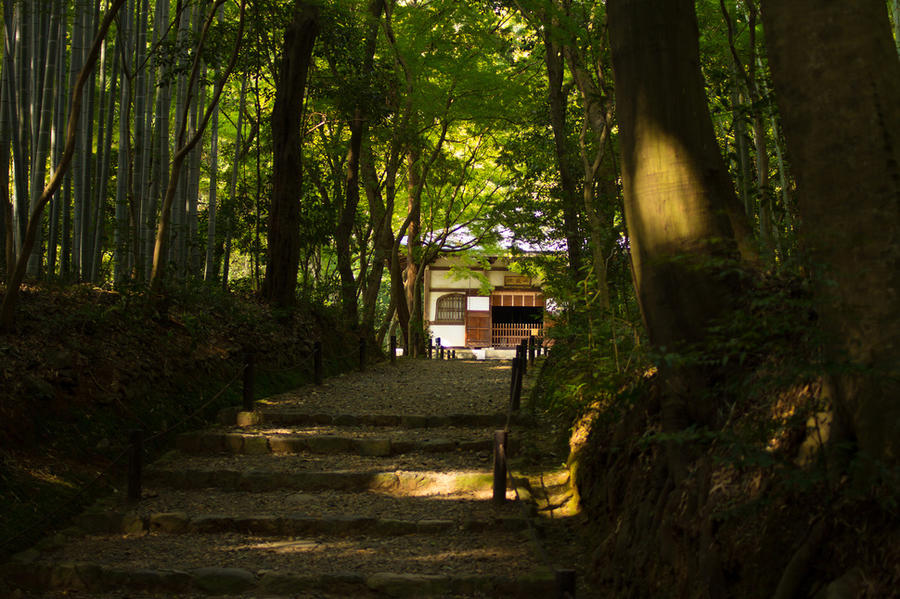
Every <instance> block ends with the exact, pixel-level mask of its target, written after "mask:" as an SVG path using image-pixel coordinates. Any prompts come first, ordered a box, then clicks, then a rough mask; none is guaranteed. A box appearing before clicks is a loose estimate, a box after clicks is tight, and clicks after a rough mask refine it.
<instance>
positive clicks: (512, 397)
mask: <svg viewBox="0 0 900 599" xmlns="http://www.w3.org/2000/svg"><path fill="white" fill-rule="evenodd" d="M518 376H519V357H518V356H516V357H515V358H513V361H512V376H511V377H510V379H509V405H510V407H511V408H512V409H513V410H515V409H518V408H517V407H516V405H515V402H516V379H517V378H518Z"/></svg>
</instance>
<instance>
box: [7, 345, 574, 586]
mask: <svg viewBox="0 0 900 599" xmlns="http://www.w3.org/2000/svg"><path fill="white" fill-rule="evenodd" d="M509 378H510V366H509V363H508V362H474V361H444V362H439V361H430V362H429V361H421V360H418V361H413V360H400V361H398V362H397V363H396V364H394V365H391V364H389V363H383V364H379V365H376V366H373V367H371V368H370V369H369V370H367V372H365V373H351V374H347V375H342V376H340V377H335V378H334V379H330V380H328V381H326V382H325V384H324V385H322V386H320V387H314V386H309V387H304V388H301V389H298V390H296V391H293V392H291V393H286V394H282V395H279V396H274V397H270V398H266V399H264V400H260V401H258V402H257V404H256V405H257V407H256V410H254V411H253V412H238V411H237V410H226V411H224V412H223V414H222V417H221V420H222V423H221V424H220V425H219V426H217V427H213V428H210V429H207V430H205V431H201V432H197V433H191V434H187V435H183V436H182V437H181V438H180V439H179V441H178V449H177V451H174V452H172V453H170V454H169V455H167V456H165V457H164V458H163V459H161V460H160V461H158V462H157V463H155V464H153V465H152V466H151V467H149V468H148V469H147V472H146V482H145V485H144V490H143V496H142V500H141V501H140V502H138V503H136V504H135V503H133V504H127V503H125V502H123V501H122V500H120V499H116V498H110V499H109V500H107V501H105V502H102V503H101V504H98V505H97V506H95V507H93V508H92V509H91V510H88V512H86V513H85V514H84V515H83V516H82V517H81V518H79V519H78V521H77V528H73V529H70V530H69V531H67V534H66V535H63V536H59V537H57V538H56V539H55V540H52V541H50V542H46V543H44V544H43V545H41V549H40V551H37V550H30V551H28V552H25V553H24V554H20V555H19V556H17V559H16V561H15V562H14V563H12V564H7V565H6V566H5V567H4V570H3V571H2V576H3V577H5V578H6V579H7V584H8V585H11V586H12V589H13V590H12V593H13V596H14V597H16V596H18V597H38V596H41V597H53V596H66V597H84V598H88V597H94V598H100V597H104V598H105V597H109V598H112V597H120V598H124V597H129V598H138V597H195V596H197V597H199V596H207V595H220V596H221V595H228V596H240V597H425V596H428V597H528V598H543V597H555V596H556V590H555V589H556V584H555V581H554V577H555V574H554V571H553V569H552V564H551V563H549V560H548V558H547V552H546V550H541V549H540V548H539V544H536V542H535V541H536V535H535V534H534V533H535V525H534V523H530V522H529V519H528V518H527V517H525V514H526V513H527V510H523V509H522V504H521V503H520V502H517V501H515V499H516V495H517V493H516V491H515V490H508V491H507V497H508V501H507V502H505V503H504V504H501V505H497V504H495V503H494V502H492V501H491V492H492V491H491V488H492V486H491V484H492V480H491V468H492V463H491V461H492V457H491V456H492V454H491V439H492V433H493V431H494V430H495V429H497V428H503V427H504V425H505V424H506V422H507V413H506V409H507V401H508V394H509ZM511 422H512V423H513V428H515V427H520V428H521V427H525V426H527V423H526V422H525V420H523V419H522V418H514V419H513V420H512V421H511ZM511 445H512V444H511ZM514 450H515V447H514V446H513V447H511V452H512V451H514ZM520 493H521V494H522V495H523V496H525V495H526V491H525V489H524V488H523V489H521V490H520ZM551 536H552V535H551ZM0 589H2V585H0Z"/></svg>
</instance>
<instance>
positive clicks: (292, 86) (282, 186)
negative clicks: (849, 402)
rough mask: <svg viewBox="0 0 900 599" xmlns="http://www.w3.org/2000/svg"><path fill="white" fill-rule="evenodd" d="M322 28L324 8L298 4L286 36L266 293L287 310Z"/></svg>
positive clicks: (275, 113)
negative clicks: (310, 85)
mask: <svg viewBox="0 0 900 599" xmlns="http://www.w3.org/2000/svg"><path fill="white" fill-rule="evenodd" d="M318 29H319V9H318V7H316V6H312V5H310V4H307V3H306V2H303V1H302V0H297V1H296V4H295V6H294V19H293V21H292V22H291V24H290V25H289V26H288V28H287V31H285V34H284V57H283V59H282V63H281V69H280V72H279V74H278V82H277V84H276V92H275V107H274V108H273V110H272V150H273V155H274V159H273V169H272V208H271V210H270V212H269V254H268V255H269V261H268V266H267V268H266V278H265V281H264V283H263V288H262V294H263V297H265V298H266V299H267V300H268V301H270V302H272V303H275V304H277V305H281V306H288V305H291V304H293V302H294V291H295V289H296V287H297V269H298V268H299V266H300V195H301V183H302V170H301V163H300V141H301V140H300V124H301V118H302V110H303V97H304V92H305V91H306V75H307V72H308V71H309V63H310V60H311V57H312V50H313V44H314V43H315V40H316V35H317V33H318Z"/></svg>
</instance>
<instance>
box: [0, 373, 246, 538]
mask: <svg viewBox="0 0 900 599" xmlns="http://www.w3.org/2000/svg"><path fill="white" fill-rule="evenodd" d="M242 374H243V371H242V370H241V371H239V372H238V374H236V375H235V376H234V377H232V379H231V380H230V381H228V382H227V383H226V384H225V386H223V387H222V388H221V389H220V390H219V391H218V392H217V393H216V394H215V395H213V396H211V397H210V398H209V399H208V400H206V401H205V402H203V403H202V404H201V405H200V406H199V407H198V408H197V409H195V410H194V411H193V412H191V413H190V414H188V415H187V416H185V417H184V418H182V419H181V420H180V421H178V422H177V423H175V424H173V425H172V426H170V427H168V428H167V429H165V430H163V431H160V432H158V433H156V434H155V435H153V436H151V437H148V438H147V439H145V440H144V443H150V442H152V441H156V440H157V439H160V438H162V437H164V436H166V435H168V434H169V433H171V432H172V431H173V430H175V429H177V428H178V427H180V426H182V425H184V424H185V423H187V422H188V421H190V420H192V419H193V418H195V417H196V416H197V415H198V414H199V413H200V412H202V411H203V410H205V409H206V408H207V407H209V405H210V404H212V403H213V402H214V401H216V400H217V399H218V398H220V397H221V396H222V394H223V393H225V391H226V390H227V389H228V388H229V387H231V385H233V384H234V382H235V381H236V380H238V378H240V376H241V375H242ZM138 420H139V419H138ZM131 451H132V448H131V446H128V447H126V448H125V449H124V450H122V452H121V453H119V455H118V456H116V457H115V459H113V460H112V461H111V462H110V463H109V464H108V465H107V466H106V468H104V469H103V471H101V472H100V473H99V474H98V475H97V476H95V477H94V478H93V479H92V480H91V481H89V482H88V483H86V484H85V485H84V486H83V487H81V488H80V489H79V490H78V491H77V492H76V493H75V494H74V495H72V496H71V497H69V498H68V499H66V500H65V501H63V503H62V504H60V505H59V506H58V507H57V508H56V509H54V510H53V511H51V512H50V513H48V514H46V515H45V516H43V517H42V518H40V519H39V520H37V521H36V522H34V523H33V524H31V525H29V526H28V527H27V528H25V529H23V530H21V531H19V532H18V533H16V534H14V535H12V536H11V537H8V538H6V539H4V540H2V541H0V548H4V547H7V546H9V545H10V544H12V543H13V542H15V541H16V540H18V539H20V538H22V537H23V536H25V535H26V534H30V533H32V532H34V531H36V530H39V529H40V528H42V527H44V526H46V525H47V524H49V523H50V522H53V521H54V520H56V519H57V518H59V517H60V515H61V514H62V513H63V511H64V510H66V509H67V508H70V507H71V506H73V505H74V504H75V503H76V502H77V501H78V500H80V499H81V498H82V497H83V496H84V495H85V494H86V493H87V492H88V491H89V490H90V489H91V488H93V487H94V486H95V485H96V484H97V483H98V482H99V481H100V480H101V479H102V478H104V477H105V476H107V475H108V474H109V473H110V471H111V470H112V469H113V468H114V467H115V466H117V465H118V464H119V462H121V461H122V459H123V458H124V457H125V456H127V455H128V454H129V453H130V452H131Z"/></svg>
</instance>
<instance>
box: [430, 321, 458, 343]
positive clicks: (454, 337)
mask: <svg viewBox="0 0 900 599" xmlns="http://www.w3.org/2000/svg"><path fill="white" fill-rule="evenodd" d="M428 328H429V329H431V336H432V337H433V338H435V339H436V338H438V337H440V338H441V345H443V346H444V347H465V346H466V326H465V325H462V324H433V325H430V326H429V327H428Z"/></svg>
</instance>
